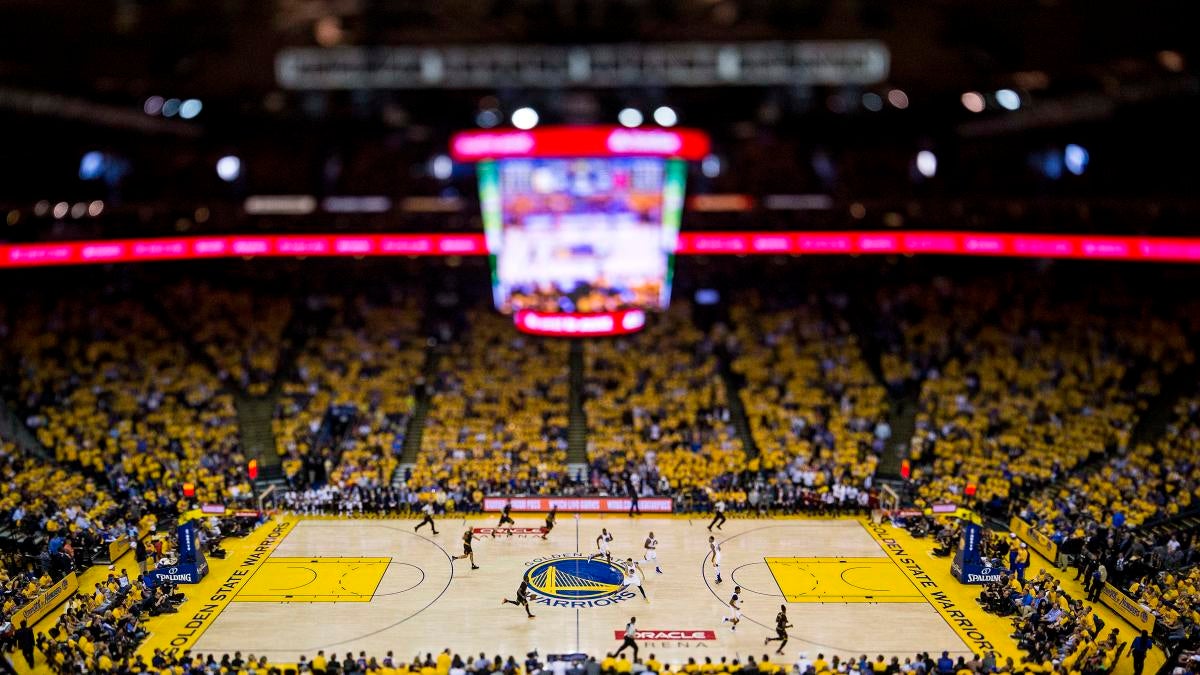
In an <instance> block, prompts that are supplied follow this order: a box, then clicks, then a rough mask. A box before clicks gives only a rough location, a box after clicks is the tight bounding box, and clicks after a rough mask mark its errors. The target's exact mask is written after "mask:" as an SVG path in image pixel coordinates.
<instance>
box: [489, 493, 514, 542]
mask: <svg viewBox="0 0 1200 675" xmlns="http://www.w3.org/2000/svg"><path fill="white" fill-rule="evenodd" d="M511 513H512V502H510V501H509V502H504V510H503V511H501V512H500V524H499V525H497V526H496V530H499V529H500V528H502V527H504V524H505V523H508V524H509V525H516V524H517V521H515V520H513V519H512V516H511V515H510V514H511ZM508 534H509V536H512V530H509V531H508ZM492 536H493V537H494V536H496V531H495V530H493V531H492Z"/></svg>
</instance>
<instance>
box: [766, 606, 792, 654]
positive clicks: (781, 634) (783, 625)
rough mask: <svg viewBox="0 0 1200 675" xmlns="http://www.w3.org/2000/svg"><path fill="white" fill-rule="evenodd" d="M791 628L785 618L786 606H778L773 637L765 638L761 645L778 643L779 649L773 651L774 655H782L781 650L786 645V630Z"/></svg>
mask: <svg viewBox="0 0 1200 675" xmlns="http://www.w3.org/2000/svg"><path fill="white" fill-rule="evenodd" d="M791 627H792V624H790V623H788V618H787V606H786V605H780V606H779V613H778V614H776V615H775V637H773V638H765V639H764V640H763V645H768V644H771V643H772V642H775V641H779V649H777V650H775V653H776V654H782V653H783V648H784V647H786V646H787V643H788V634H787V629H789V628H791Z"/></svg>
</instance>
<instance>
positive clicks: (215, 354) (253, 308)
mask: <svg viewBox="0 0 1200 675" xmlns="http://www.w3.org/2000/svg"><path fill="white" fill-rule="evenodd" d="M163 303H164V305H165V306H166V309H167V312H168V313H169V314H170V316H171V318H172V320H174V321H177V322H179V324H180V325H181V326H182V327H183V328H184V330H186V331H187V332H188V335H189V336H190V337H191V339H192V340H194V341H195V342H196V344H198V345H200V348H201V349H203V350H204V353H205V355H206V356H207V357H208V358H209V359H211V360H212V362H213V363H214V364H215V365H216V367H217V369H218V370H217V377H218V379H219V380H220V381H221V382H223V383H226V384H228V385H229V386H231V387H234V388H236V389H238V390H239V391H245V392H247V393H249V394H251V395H253V396H262V395H263V394H265V393H266V392H267V389H268V388H269V387H270V385H271V382H272V381H273V380H274V378H275V373H276V371H277V370H278V368H279V357H280V353H281V351H282V349H283V346H284V330H285V328H286V327H287V325H288V321H289V320H290V319H291V317H292V307H293V304H292V301H291V300H290V299H289V298H287V297H284V296H281V295H274V294H271V293H268V292H249V291H238V290H231V289H227V288H222V287H219V286H216V285H214V284H210V283H208V282H205V281H192V280H185V281H181V282H179V283H177V284H173V285H171V286H168V287H167V288H166V289H165V293H164V294H163Z"/></svg>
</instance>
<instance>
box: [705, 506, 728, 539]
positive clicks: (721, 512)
mask: <svg viewBox="0 0 1200 675" xmlns="http://www.w3.org/2000/svg"><path fill="white" fill-rule="evenodd" d="M724 524H725V500H724V499H718V500H717V501H716V503H715V504H713V519H712V522H711V523H709V524H708V531H709V532H712V529H713V525H716V526H717V529H718V530H719V529H721V526H722V525H724Z"/></svg>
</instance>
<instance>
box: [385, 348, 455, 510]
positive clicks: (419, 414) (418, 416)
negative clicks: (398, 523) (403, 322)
mask: <svg viewBox="0 0 1200 675" xmlns="http://www.w3.org/2000/svg"><path fill="white" fill-rule="evenodd" d="M443 349H444V347H442V345H441V344H440V343H437V342H433V341H431V342H430V343H429V346H427V347H426V348H425V364H424V365H423V366H421V379H420V380H418V381H417V382H414V383H413V412H412V417H410V418H409V419H408V428H406V429H405V430H404V446H403V447H402V448H401V451H400V464H399V465H398V466H397V467H396V470H395V472H393V473H392V485H393V486H395V487H400V486H402V485H403V484H404V482H405V481H406V480H407V479H408V475H409V473H410V472H411V471H412V469H413V467H414V466H416V464H417V454H418V453H420V452H421V440H422V439H423V438H424V436H425V422H426V420H427V419H428V418H429V404H430V400H431V399H432V397H433V383H434V381H435V380H436V379H437V372H438V370H437V369H438V363H440V362H441V360H442V352H443Z"/></svg>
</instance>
